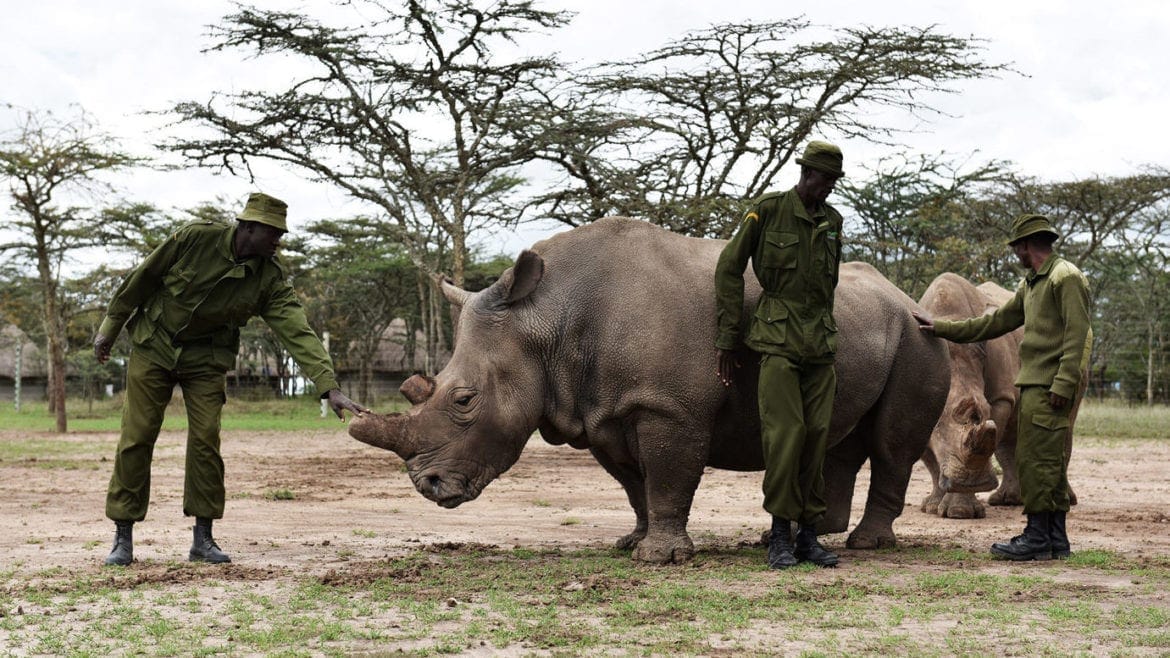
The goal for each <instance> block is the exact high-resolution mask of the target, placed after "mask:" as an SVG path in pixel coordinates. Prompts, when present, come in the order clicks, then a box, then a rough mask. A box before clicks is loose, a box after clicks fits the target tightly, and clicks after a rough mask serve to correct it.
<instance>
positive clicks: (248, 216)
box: [236, 192, 288, 233]
mask: <svg viewBox="0 0 1170 658" xmlns="http://www.w3.org/2000/svg"><path fill="white" fill-rule="evenodd" d="M287 216H288V204H287V203H285V202H283V201H281V200H280V199H277V198H276V197H274V196H268V195H267V194H265V193H263V192H253V193H252V194H249V195H248V203H247V204H245V205H244V211H243V212H241V213H240V214H239V215H236V219H238V220H240V221H241V222H259V223H261V224H267V225H269V226H272V227H274V228H278V229H280V230H282V231H285V232H286V233H287V232H288V224H287V223H285V217H287Z"/></svg>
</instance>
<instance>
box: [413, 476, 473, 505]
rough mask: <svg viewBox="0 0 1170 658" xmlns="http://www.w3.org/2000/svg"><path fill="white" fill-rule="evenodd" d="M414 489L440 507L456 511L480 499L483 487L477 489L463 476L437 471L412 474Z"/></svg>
mask: <svg viewBox="0 0 1170 658" xmlns="http://www.w3.org/2000/svg"><path fill="white" fill-rule="evenodd" d="M410 479H411V480H412V481H413V482H414V488H415V489H416V490H417V491H418V492H419V493H420V494H422V496H423V497H424V498H426V499H427V500H430V501H434V502H435V504H437V505H438V506H439V507H445V508H447V509H454V508H456V507H459V506H460V505H462V504H463V503H466V502H468V501H470V500H475V499H476V498H478V497H479V494H480V492H481V491H482V487H475V486H473V485H472V484H471V483H470V482H468V481H467V480H466V479H465V478H463V477H462V476H459V475H457V474H452V473H442V472H437V471H426V472H420V473H418V474H417V475H416V474H415V472H413V471H412V472H411V476H410Z"/></svg>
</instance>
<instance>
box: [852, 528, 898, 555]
mask: <svg viewBox="0 0 1170 658" xmlns="http://www.w3.org/2000/svg"><path fill="white" fill-rule="evenodd" d="M895 545H897V541H896V540H895V539H894V531H893V529H892V528H887V529H885V530H873V529H870V528H866V527H864V526H862V525H858V526H857V527H856V528H854V529H853V532H851V533H849V539H848V540H846V542H845V546H846V547H847V548H858V549H867V550H868V549H874V548H893V547H894V546H895Z"/></svg>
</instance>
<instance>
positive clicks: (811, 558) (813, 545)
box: [795, 525, 837, 567]
mask: <svg viewBox="0 0 1170 658" xmlns="http://www.w3.org/2000/svg"><path fill="white" fill-rule="evenodd" d="M795 555H796V559H798V560H800V561H801V562H812V563H813V564H815V565H817V566H818V567H835V566H837V555H836V554H835V553H830V552H829V551H827V550H825V547H824V546H821V542H819V541H817V529H816V528H815V527H814V526H811V525H802V526H800V530H799V531H797V533H796V552H795Z"/></svg>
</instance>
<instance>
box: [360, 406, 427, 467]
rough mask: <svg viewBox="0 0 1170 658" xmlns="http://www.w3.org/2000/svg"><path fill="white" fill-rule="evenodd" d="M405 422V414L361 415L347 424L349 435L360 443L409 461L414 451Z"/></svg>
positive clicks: (412, 440)
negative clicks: (387, 451)
mask: <svg viewBox="0 0 1170 658" xmlns="http://www.w3.org/2000/svg"><path fill="white" fill-rule="evenodd" d="M406 422H407V418H406V415H405V414H388V415H382V414H362V415H361V416H358V417H356V418H354V419H353V420H351V421H350V422H349V435H350V436H352V437H353V438H355V439H357V440H358V441H361V442H362V443H366V444H369V445H372V446H374V447H375V448H382V449H383V450H389V451H391V452H393V453H396V454H397V455H398V456H399V457H402V458H403V459H410V458H411V457H413V456H414V453H415V452H416V449H415V445H414V443H415V442H414V439H413V438H412V436H411V434H410V433H409V432H408V430H407V426H406Z"/></svg>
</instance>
